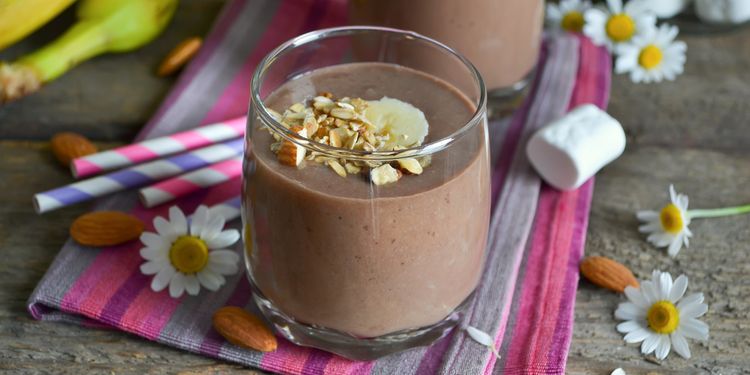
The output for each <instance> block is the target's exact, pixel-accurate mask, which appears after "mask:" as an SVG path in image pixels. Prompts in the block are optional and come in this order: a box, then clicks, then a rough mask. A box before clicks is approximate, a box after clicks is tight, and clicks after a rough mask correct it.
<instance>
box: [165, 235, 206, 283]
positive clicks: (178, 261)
mask: <svg viewBox="0 0 750 375" xmlns="http://www.w3.org/2000/svg"><path fill="white" fill-rule="evenodd" d="M169 260H170V261H171V262H172V265H173V266H174V268H176V269H177V270H178V271H180V272H182V273H185V274H190V273H196V272H198V271H200V270H202V269H203V267H205V266H206V264H207V263H208V246H206V243H205V242H203V240H202V239H200V238H198V237H193V236H180V237H179V238H177V241H175V242H174V243H173V244H172V247H171V248H170V249H169Z"/></svg>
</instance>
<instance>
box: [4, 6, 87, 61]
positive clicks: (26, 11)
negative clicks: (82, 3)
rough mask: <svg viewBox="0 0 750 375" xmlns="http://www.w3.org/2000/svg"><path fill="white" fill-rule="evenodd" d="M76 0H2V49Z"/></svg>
mask: <svg viewBox="0 0 750 375" xmlns="http://www.w3.org/2000/svg"><path fill="white" fill-rule="evenodd" d="M73 1H75V0H0V50H2V49H3V48H5V47H7V46H9V45H11V44H13V43H15V42H17V41H18V40H20V39H21V38H23V37H25V36H26V35H29V34H30V33H31V32H33V31H34V30H36V29H38V28H39V27H41V26H42V25H44V24H45V23H47V21H49V20H50V19H52V18H53V17H55V16H56V15H58V14H59V13H60V12H62V11H63V10H65V8H67V7H68V6H69V5H70V4H72V3H73Z"/></svg>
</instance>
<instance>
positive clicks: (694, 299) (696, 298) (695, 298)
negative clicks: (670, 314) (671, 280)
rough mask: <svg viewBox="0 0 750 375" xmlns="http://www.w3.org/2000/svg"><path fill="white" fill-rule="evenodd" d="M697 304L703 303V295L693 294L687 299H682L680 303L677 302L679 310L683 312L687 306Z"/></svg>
mask: <svg viewBox="0 0 750 375" xmlns="http://www.w3.org/2000/svg"><path fill="white" fill-rule="evenodd" d="M697 303H703V293H693V294H689V295H688V296H686V297H685V298H683V299H681V300H680V302H677V310H682V309H684V308H685V307H686V306H690V305H693V304H697Z"/></svg>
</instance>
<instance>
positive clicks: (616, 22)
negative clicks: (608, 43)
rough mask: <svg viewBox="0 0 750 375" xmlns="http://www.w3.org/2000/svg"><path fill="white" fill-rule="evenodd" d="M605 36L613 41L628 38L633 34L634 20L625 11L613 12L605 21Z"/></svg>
mask: <svg viewBox="0 0 750 375" xmlns="http://www.w3.org/2000/svg"><path fill="white" fill-rule="evenodd" d="M606 30H607V36H609V39H612V40H614V41H615V42H625V41H628V40H630V38H632V37H633V34H635V21H633V19H632V18H630V16H628V15H627V14H625V13H619V14H615V15H613V16H612V17H609V20H608V21H607V26H606Z"/></svg>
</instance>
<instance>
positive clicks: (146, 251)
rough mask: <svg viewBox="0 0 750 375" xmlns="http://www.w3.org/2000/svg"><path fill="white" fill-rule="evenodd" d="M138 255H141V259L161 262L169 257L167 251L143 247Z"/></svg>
mask: <svg viewBox="0 0 750 375" xmlns="http://www.w3.org/2000/svg"><path fill="white" fill-rule="evenodd" d="M139 253H140V254H141V257H142V258H143V259H146V260H161V259H167V256H168V255H169V249H166V248H154V247H144V248H142V249H141V250H140V251H139Z"/></svg>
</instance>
